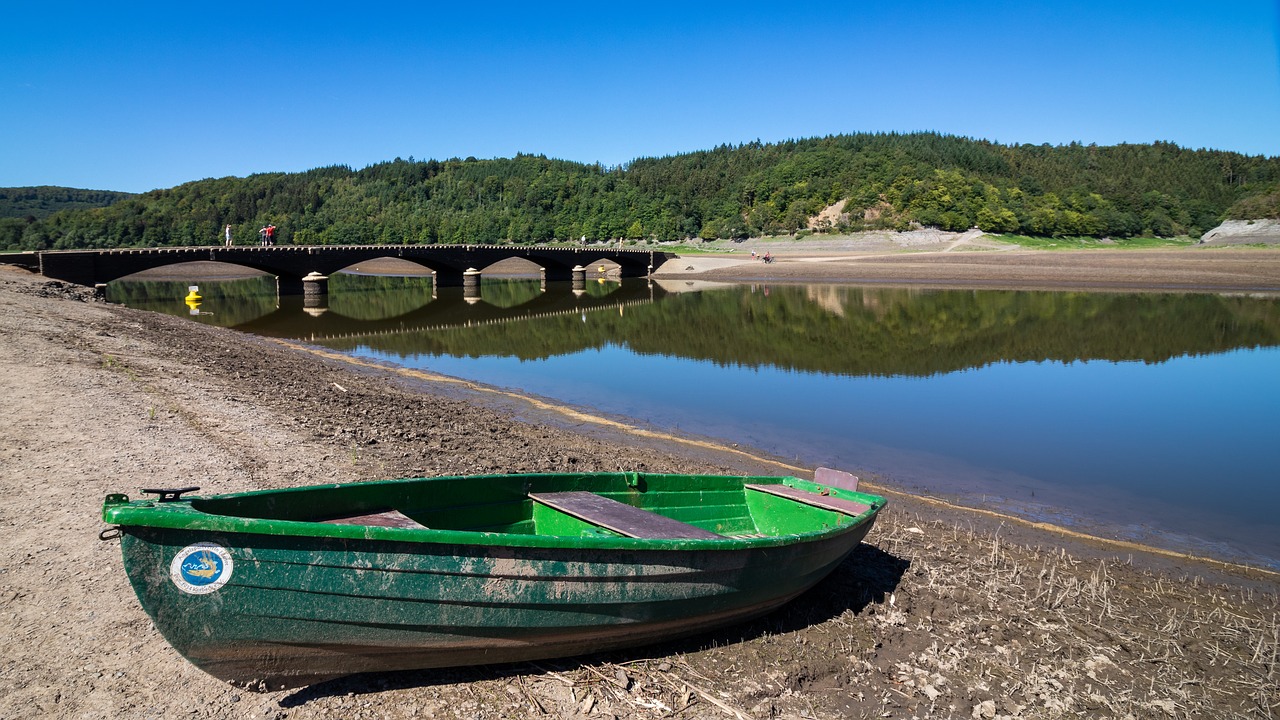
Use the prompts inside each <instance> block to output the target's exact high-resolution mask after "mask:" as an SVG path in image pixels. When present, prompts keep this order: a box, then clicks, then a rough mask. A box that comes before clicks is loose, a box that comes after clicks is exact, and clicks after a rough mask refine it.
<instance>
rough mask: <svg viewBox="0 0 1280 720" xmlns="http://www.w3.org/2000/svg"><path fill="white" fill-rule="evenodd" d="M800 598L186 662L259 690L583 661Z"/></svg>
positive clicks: (282, 648)
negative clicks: (522, 634)
mask: <svg viewBox="0 0 1280 720" xmlns="http://www.w3.org/2000/svg"><path fill="white" fill-rule="evenodd" d="M800 594H801V593H800V592H797V593H794V594H791V595H787V596H785V597H781V598H774V599H771V600H770V601H769V602H763V603H760V604H759V605H757V606H754V607H746V608H736V609H734V610H732V611H727V612H723V613H717V614H714V615H702V616H699V617H697V618H693V619H692V620H688V619H685V620H674V621H668V622H660V623H645V624H638V625H629V626H624V627H616V628H593V629H590V630H588V631H583V630H582V629H581V628H565V629H563V630H562V631H560V632H547V631H546V630H547V629H545V628H544V629H543V630H544V632H543V633H540V634H538V635H537V636H536V637H531V638H528V639H525V640H523V641H514V640H506V639H503V638H499V637H495V638H477V637H468V638H460V639H459V641H458V645H457V646H456V647H450V646H447V645H445V646H433V647H431V648H430V649H429V650H427V649H424V648H420V647H387V646H372V645H365V646H362V645H351V644H334V645H324V644H317V645H308V646H300V645H290V644H287V643H279V644H274V645H267V646H253V647H250V646H243V647H223V648H221V650H222V652H220V653H218V654H217V655H209V656H197V655H190V656H188V657H187V659H188V660H189V661H191V663H192V664H194V665H195V666H197V667H199V668H200V669H201V670H204V671H205V672H207V673H209V674H210V675H212V676H214V677H216V678H218V679H219V680H224V681H226V682H229V683H232V684H234V685H237V686H240V687H243V688H246V689H249V690H254V691H259V692H266V691H274V690H288V689H292V688H298V687H303V686H306V685H313V684H315V683H320V682H326V681H329V680H336V679H338V678H342V677H346V676H348V675H353V674H356V673H370V672H400V671H410V670H433V669H441V668H450V667H464V666H471V665H499V664H507V663H519V662H527V661H531V660H545V659H549V658H563V657H575V656H586V655H591V654H594V653H601V652H609V651H613V650H620V649H624V648H638V647H643V646H646V645H654V644H657V643H663V642H671V641H674V640H680V639H683V638H688V637H691V636H696V635H700V634H703V633H708V632H712V631H714V630H718V629H721V628H725V627H730V626H732V625H735V624H737V623H741V622H745V621H748V620H753V619H755V618H758V617H761V616H763V615H767V614H768V613H770V612H772V611H774V610H776V609H778V608H779V607H781V606H783V605H785V604H786V603H788V602H790V601H791V600H793V599H795V597H796V596H798V595H800Z"/></svg>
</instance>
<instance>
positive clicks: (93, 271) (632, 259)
mask: <svg viewBox="0 0 1280 720" xmlns="http://www.w3.org/2000/svg"><path fill="white" fill-rule="evenodd" d="M384 257H394V258H401V259H404V260H409V261H412V262H415V263H418V264H420V265H422V266H424V267H427V268H429V269H431V270H433V271H434V272H435V280H434V282H435V284H436V286H437V287H457V286H462V285H464V282H465V281H468V280H476V279H478V277H477V276H478V274H479V273H478V272H477V271H479V270H482V269H483V268H487V267H489V266H490V265H493V264H494V263H496V262H498V261H500V260H506V259H509V258H523V259H525V260H528V261H529V262H532V263H533V264H535V265H537V266H538V267H540V268H542V275H543V279H544V280H549V281H551V280H573V279H581V277H582V273H583V272H584V271H585V269H586V267H587V266H589V265H591V264H593V263H598V262H600V261H602V260H608V261H612V262H614V263H617V264H618V265H619V266H620V267H621V272H622V276H623V277H644V276H646V275H649V274H651V273H652V272H653V271H654V270H655V269H656V268H657V267H659V266H660V265H662V263H664V262H666V261H667V260H670V259H671V258H674V257H675V255H674V254H672V253H666V252H658V251H653V250H633V249H625V248H593V247H582V248H577V247H541V246H536V245H326V246H278V247H277V246H272V247H261V246H254V247H220V246H215V247H177V248H115V249H111V250H48V251H38V252H30V253H22V254H20V255H11V256H6V257H5V258H4V260H5V262H10V263H14V264H18V265H25V266H26V267H29V268H31V269H32V270H35V271H37V272H39V273H40V274H41V275H44V276H45V277H49V278H54V279H56V280H62V281H64V282H69V283H75V284H77V285H88V286H94V285H99V284H104V283H108V282H111V281H112V280H117V279H119V278H122V277H124V276H126V275H132V274H133V273H136V272H141V271H143V270H150V269H152V268H157V267H163V266H165V265H175V264H177V263H185V262H193V261H197V260H211V261H214V262H224V263H231V264H233V265H242V266H245V267H250V268H253V269H255V270H261V271H263V272H266V273H270V274H272V275H275V276H276V277H277V278H278V280H279V285H278V286H279V292H280V294H282V295H299V294H302V291H303V278H304V277H306V276H307V275H308V274H310V273H313V272H314V273H319V274H320V275H329V274H331V273H334V272H337V271H339V270H342V269H343V268H347V267H350V266H352V265H355V264H356V263H360V262H365V261H368V260H373V259H375V258H384ZM575 273H577V275H576V278H575Z"/></svg>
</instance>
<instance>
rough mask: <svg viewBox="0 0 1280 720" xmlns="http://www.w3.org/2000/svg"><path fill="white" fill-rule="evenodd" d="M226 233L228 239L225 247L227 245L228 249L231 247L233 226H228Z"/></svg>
mask: <svg viewBox="0 0 1280 720" xmlns="http://www.w3.org/2000/svg"><path fill="white" fill-rule="evenodd" d="M225 233H226V236H227V239H226V243H225V245H226V246H227V247H231V226H230V225H228V226H227V229H226V231H225Z"/></svg>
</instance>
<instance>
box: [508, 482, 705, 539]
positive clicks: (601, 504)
mask: <svg viewBox="0 0 1280 720" xmlns="http://www.w3.org/2000/svg"><path fill="white" fill-rule="evenodd" d="M529 499H531V500H533V501H534V502H537V503H541V504H543V505H546V506H547V507H549V508H553V509H555V510H559V511H560V512H562V513H564V514H566V515H571V516H573V517H576V518H578V519H579V520H584V521H586V522H589V523H591V524H592V525H599V526H600V527H602V528H605V529H607V530H612V531H613V532H616V533H618V534H619V535H625V536H626V537H632V538H644V539H649V540H706V539H712V538H720V537H723V536H722V535H717V534H715V533H713V532H710V531H707V530H703V529H702V528H700V527H695V526H693V525H690V524H689V523H685V522H680V521H679V520H672V519H671V518H669V517H666V516H665V515H659V514H657V513H653V512H649V511H648V510H643V509H641V508H638V507H634V506H632V505H627V504H626V503H620V502H618V501H617V500H610V499H609V498H607V497H603V496H600V495H596V494H595V493H590V492H558V493H529Z"/></svg>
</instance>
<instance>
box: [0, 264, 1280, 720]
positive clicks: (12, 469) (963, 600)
mask: <svg viewBox="0 0 1280 720" xmlns="http://www.w3.org/2000/svg"><path fill="white" fill-rule="evenodd" d="M84 298H85V293H84V292H82V291H80V290H77V289H74V288H66V287H65V286H60V285H59V284H56V283H50V282H47V281H45V280H43V279H42V278H38V277H33V276H30V275H27V274H26V273H24V272H21V271H17V270H12V269H8V268H4V267H2V266H0V397H3V398H4V400H3V403H4V405H3V408H4V412H3V413H0V490H2V492H0V614H3V616H4V620H5V627H6V640H7V641H6V642H5V643H4V644H3V651H0V717H4V718H44V717H77V718H80V717H84V718H107V717H111V718H116V717H154V718H161V717H163V718H169V717H190V718H224V717H225V718H248V717H271V718H285V717H288V718H332V717H343V718H409V717H445V718H454V717H456V718H501V717H506V718H549V717H572V716H581V717H593V718H607V717H654V718H658V717H674V718H721V717H727V718H733V717H738V718H741V717H760V718H765V717H786V718H801V717H804V718H823V719H825V718H846V717H913V716H914V717H996V716H997V715H1006V716H1009V717H1027V718H1039V717H1061V716H1064V715H1083V716H1089V717H1117V718H1119V717H1129V716H1132V717H1159V718H1167V717H1258V718H1265V717H1273V716H1274V715H1275V713H1276V712H1277V711H1278V710H1280V707H1278V704H1280V693H1278V691H1277V687H1280V669H1278V668H1277V657H1278V653H1280V650H1278V647H1280V627H1278V622H1280V621H1278V617H1280V602H1278V600H1277V595H1276V589H1277V585H1276V577H1275V576H1274V575H1268V574H1261V573H1249V572H1237V571H1232V570H1230V569H1224V568H1222V567H1221V566H1214V565H1206V564H1201V563H1198V562H1195V561H1192V560H1186V559H1172V560H1171V559H1168V558H1165V559H1161V558H1150V557H1146V556H1143V555H1141V554H1140V553H1138V554H1135V553H1133V552H1131V551H1128V550H1122V551H1117V550H1116V549H1115V548H1108V547H1107V546H1093V545H1090V544H1087V543H1086V544H1081V543H1079V542H1077V541H1073V540H1069V539H1064V538H1063V537H1061V536H1058V535H1055V534H1053V533H1050V532H1043V531H1041V530H1037V529H1035V528H1030V527H1027V526H1023V525H1018V524H1017V523H1010V522H1008V521H1005V520H1001V519H999V518H990V517H986V516H983V515H980V514H974V513H967V512H964V511H960V510H955V509H950V508H946V507H942V506H938V505H933V504H930V503H928V502H923V501H916V500H913V499H912V498H910V497H907V496H902V495H897V494H895V495H893V496H892V504H891V506H890V508H889V510H888V511H886V513H885V516H884V517H883V519H882V521H881V523H880V524H879V525H877V527H876V528H875V529H874V530H873V531H872V533H871V535H870V536H869V537H868V542H867V544H865V545H863V546H862V547H861V548H860V549H859V550H858V551H857V553H856V554H855V555H854V557H852V558H851V559H850V561H849V562H848V563H846V564H845V565H844V566H843V567H842V568H841V569H840V570H839V571H837V573H836V574H835V575H834V576H833V577H832V578H830V579H829V580H827V581H825V582H823V583H822V584H820V585H819V586H818V587H817V588H815V590H813V591H812V592H810V593H807V594H806V595H805V596H803V597H801V598H800V599H799V600H797V601H795V602H793V603H791V604H790V605H788V606H787V607H786V608H784V609H783V610H781V611H779V612H776V613H774V614H772V615H770V616H768V617H766V618H763V619H761V620H759V621H756V622H754V623H749V624H746V625H743V626H741V627H736V628H733V629H731V630H727V631H724V632H721V633H717V634H714V635H711V636H707V637H701V638H696V639H694V640H691V641H687V642H681V643H676V644H668V645H664V646H658V647H654V648H647V649H642V650H637V651H634V652H630V653H620V654H612V655H608V656H597V657H590V658H585V659H577V660H563V661H554V662H546V663H539V664H536V665H520V666H515V667H503V668H478V669H460V670H449V671H435V672H423V673H399V674H393V675H373V676H366V677H355V678H351V679H345V680H339V681H334V682H331V683H324V684H321V685H317V686H312V687H309V688H305V689H303V690H300V691H294V692H287V693H286V692H275V693H262V694H258V693H250V692H245V691H242V690H239V689H236V688H233V687H230V686H227V685H223V684H221V683H219V682H217V681H215V680H214V679H212V678H211V677H209V676H207V675H204V674H203V673H201V672H200V671H198V670H196V669H195V668H194V667H193V666H191V665H189V664H188V663H186V662H185V661H184V660H182V659H181V658H180V657H179V656H178V655H177V654H176V653H175V652H174V651H173V650H172V649H171V648H170V647H169V646H168V645H167V644H166V643H165V642H164V640H163V639H162V638H161V637H160V636H159V634H158V633H157V632H156V630H155V629H154V627H153V626H152V624H151V622H150V620H149V619H148V618H147V616H146V615H145V614H144V613H143V612H142V610H141V608H140V606H139V605H138V602H137V600H136V598H135V597H134V595H133V592H132V591H131V589H130V588H129V586H128V583H127V581H126V579H125V577H124V573H123V570H122V568H121V562H120V557H119V546H118V544H117V543H114V542H100V541H99V540H98V537H97V535H98V532H99V531H100V530H102V529H103V527H104V526H103V524H102V522H101V520H100V519H99V512H100V507H101V502H102V498H103V496H104V495H105V494H106V493H108V492H120V491H124V492H128V493H130V494H136V492H137V489H138V488H139V487H144V486H151V485H153V484H157V485H171V484H178V485H187V484H194V485H199V486H201V487H202V488H204V492H206V493H212V492H225V491H232V490H243V489H250V488H268V487H283V486H293V485H300V484H309V483H317V482H332V481H348V480H357V479H368V478H376V477H397V476H408V475H431V474H445V473H471V472H489V471H503V472H506V471H538V470H543V471H551V470H565V469H571V468H579V469H583V470H595V469H608V470H613V469H618V468H628V469H637V470H651V471H682V472H690V471H692V472H713V471H730V472H756V471H761V470H765V471H767V470H768V465H769V463H768V460H767V459H764V458H757V459H753V458H752V457H751V456H750V455H743V454H736V453H724V454H720V455H715V454H713V453H709V452H705V451H697V452H694V451H693V450H691V449H690V448H688V447H682V446H671V445H666V444H663V443H661V442H658V441H656V440H654V439H653V438H647V437H643V436H639V435H634V436H633V435H630V434H628V433H627V432H625V431H621V432H619V431H617V430H609V431H605V430H593V429H591V427H589V425H583V429H584V430H587V431H589V434H584V433H580V432H573V431H570V430H567V429H564V428H565V426H566V425H567V424H569V422H571V421H565V420H563V419H561V420H559V421H553V418H551V417H550V416H549V415H548V416H545V417H544V416H543V415H542V414H540V412H539V411H537V410H536V409H535V408H532V407H530V406H521V405H519V402H518V401H516V400H512V401H510V403H509V406H508V408H507V409H495V408H493V407H490V406H489V403H478V402H476V401H475V400H474V398H473V397H472V395H470V394H468V393H466V392H464V391H459V390H457V389H456V388H452V387H448V386H443V385H437V384H433V383H430V382H427V381H424V380H421V379H415V378H413V377H410V376H407V375H403V374H397V373H394V372H390V371H382V370H376V369H369V368H359V367H355V366H352V365H348V364H344V363H340V362H335V361H331V360H326V359H324V358H321V357H318V356H316V355H314V354H311V353H309V352H305V351H304V350H302V349H299V348H295V347H292V346H288V345H285V344H282V343H277V342H272V341H268V340H262V339H258V338H254V337H250V336H246V335H243V334H240V333H237V332H235V331H230V330H222V329H218V328H210V327H205V326H200V325H195V324H192V323H188V322H185V321H183V320H182V319H180V318H173V317H168V316H163V315H155V314H148V313H143V312H138V311H131V310H128V309H125V308H121V307H116V306H109V305H104V304H100V303H91V302H85V301H84ZM516 411H519V413H520V416H521V417H522V418H524V419H522V420H517V419H516V417H515V415H513V412H516ZM529 419H533V420H535V421H538V420H539V419H541V420H543V421H544V422H529V421H528V420H529Z"/></svg>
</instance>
